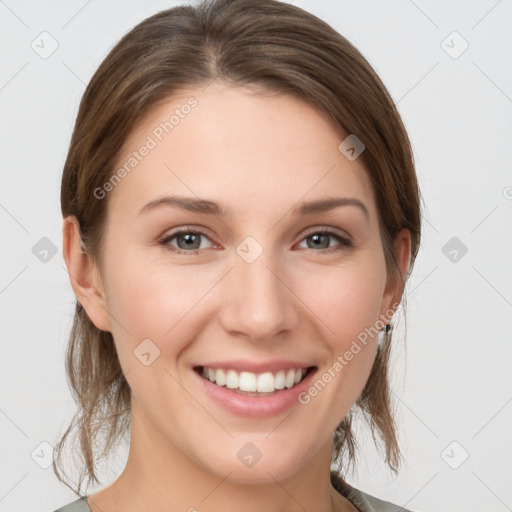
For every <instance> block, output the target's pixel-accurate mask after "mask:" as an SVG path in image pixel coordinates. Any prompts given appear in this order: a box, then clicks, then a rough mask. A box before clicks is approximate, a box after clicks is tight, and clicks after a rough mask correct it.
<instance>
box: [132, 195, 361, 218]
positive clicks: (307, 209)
mask: <svg viewBox="0 0 512 512" xmlns="http://www.w3.org/2000/svg"><path fill="white" fill-rule="evenodd" d="M162 206H166V207H178V208H181V209H183V210H187V211H189V212H194V213H202V214H205V215H216V216H218V217H228V216H229V215H230V212H229V210H226V209H225V208H223V207H222V206H221V205H220V204H218V203H216V202H214V201H209V200H207V199H198V198H194V197H184V196H165V197H160V198H158V199H154V200H153V201H150V202H149V203H147V204H146V205H144V206H143V207H142V208H141V209H140V210H139V215H140V214H142V213H146V212H148V211H150V210H154V209H155V208H159V207H162ZM340 206H357V207H358V208H360V209H361V211H362V212H363V213H364V214H365V216H366V218H367V219H369V217H370V214H369V212H368V208H367V207H366V206H365V204H364V203H363V202H362V201H360V200H359V199H357V198H355V197H329V198H325V199H317V200H315V201H309V202H303V203H299V204H298V205H297V206H295V207H294V208H293V209H292V215H294V216H299V215H310V214H313V213H320V212H326V211H329V210H333V209H334V208H338V207H340Z"/></svg>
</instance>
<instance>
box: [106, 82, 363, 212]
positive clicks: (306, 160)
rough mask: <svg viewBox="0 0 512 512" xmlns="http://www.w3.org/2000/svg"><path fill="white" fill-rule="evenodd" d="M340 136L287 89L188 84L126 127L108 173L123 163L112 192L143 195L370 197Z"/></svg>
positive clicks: (360, 170) (359, 169)
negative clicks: (272, 91) (266, 92)
mask: <svg viewBox="0 0 512 512" xmlns="http://www.w3.org/2000/svg"><path fill="white" fill-rule="evenodd" d="M340 142H341V140H340V135H339V134H338V133H337V132H336V130H335V129H334V128H333V127H332V126H331V125H330V124H329V123H327V122H326V120H325V119H324V118H323V117H322V116H321V115H319V114H318V113H317V112H316V111H315V110H314V109H313V108H312V107H310V106H309V105H308V104H307V103H305V102H302V101H300V100H298V99H297V98H294V97H292V96H289V95H284V94H280V95H272V96H262V95H257V94H254V93H253V92H252V91H248V90H246V89H242V88H234V87H231V88H229V87H224V88H214V87H212V88H208V89H207V90H206V91H201V90H200V89H196V90H194V89H191V90H189V91H183V92H182V93H181V94H179V95H176V96H173V97H172V98H170V99H169V101H167V102H165V103H162V104H160V105H158V106H157V107H156V108H154V109H153V110H152V111H151V113H150V115H148V116H147V117H146V118H145V119H144V120H143V121H142V122H141V123H140V124H139V125H138V126H137V127H136V129H134V130H133V131H132V133H131V134H130V136H129V138H128V139H127V141H126V143H125V145H124V147H123V150H122V152H121V154H120V158H118V160H117V161H116V166H115V169H114V172H117V171H118V170H120V169H122V168H124V169H125V172H123V173H122V174H123V175H124V176H125V177H124V178H123V180H122V181H123V183H120V184H119V186H117V187H116V189H118V190H116V195H118V194H119V192H120V191H121V189H126V190H127V191H128V192H129V195H131V196H133V195H134V194H135V195H137V196H138V197H141V198H142V197H144V198H145V199H148V198H149V196H151V195H155V193H157V192H160V191H161V189H162V188H164V189H165V188H169V189H170V190H175V191H178V192H180V193H181V192H186V193H187V195H190V192H191V191H193V192H194V193H195V194H199V195H201V193H204V195H205V196H211V195H213V196H219V192H220V191H224V192H225V193H227V192H228V191H229V192H230V193H231V195H232V197H233V194H235V196H234V197H237V196H240V195H242V196H243V195H244V194H249V193H250V194H251V195H258V194H259V195H260V196H261V198H262V200H266V201H269V200H270V199H271V197H274V198H277V197H279V196H283V197H284V196H288V197H295V198H296V199H299V198H300V197H301V196H303V195H305V194H311V193H313V195H322V194H323V195H325V194H331V195H332V194H333V193H336V192H339V193H344V194H347V195H354V196H356V197H357V196H359V197H360V198H361V199H366V202H368V201H371V200H372V197H371V196H372V191H371V182H370V179H369V178H368V176H367V173H366V171H365V169H364V166H363V164H362V162H361V160H354V161H350V160H348V159H347V158H346V157H345V156H344V155H343V153H341V152H340V150H339V149H338V146H339V145H340ZM128 189H129V190H128ZM278 192H281V193H280V194H279V193H278ZM121 195H122V194H121ZM127 199H130V202H133V199H134V197H131V198H127Z"/></svg>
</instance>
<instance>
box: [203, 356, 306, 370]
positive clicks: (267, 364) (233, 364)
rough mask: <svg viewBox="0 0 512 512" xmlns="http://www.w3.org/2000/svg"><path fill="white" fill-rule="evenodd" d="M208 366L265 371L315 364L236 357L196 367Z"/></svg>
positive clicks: (296, 368) (295, 368) (219, 368)
mask: <svg viewBox="0 0 512 512" xmlns="http://www.w3.org/2000/svg"><path fill="white" fill-rule="evenodd" d="M203 366H206V367H207V368H212V369H215V370H221V369H222V370H235V371H237V372H251V373H265V372H276V371H278V370H290V369H293V370H298V369H301V368H309V367H311V366H314V365H312V364H309V363H301V362H299V361H291V360H289V359H279V360H275V361H262V362H255V361H254V360H247V359H236V360H232V361H210V362H207V363H206V362H205V363H203V364H200V365H195V366H194V368H199V367H203Z"/></svg>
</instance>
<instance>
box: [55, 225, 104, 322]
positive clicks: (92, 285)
mask: <svg viewBox="0 0 512 512" xmlns="http://www.w3.org/2000/svg"><path fill="white" fill-rule="evenodd" d="M62 254H63V256H64V261H65V262H66V267H67V269H68V274H69V279H70V282H71V286H72V287H73V291H74V292H75V296H76V298H77V300H78V302H80V304H81V305H82V306H83V308H84V309H85V311H86V313H87V316H88V317H89V318H90V319H91V321H92V323H93V324H94V325H95V326H96V327H97V328H98V329H101V330H102V331H110V317H109V314H108V308H107V301H106V295H105V291H104V288H103V283H102V281H101V276H100V272H99V270H98V268H97V266H96V264H95V263H94V261H93V259H92V257H91V256H90V255H89V254H87V252H86V248H85V246H83V245H82V236H81V233H80V226H79V223H78V219H77V218H76V217H75V216H72V215H70V216H68V217H66V218H65V219H64V222H63V229H62Z"/></svg>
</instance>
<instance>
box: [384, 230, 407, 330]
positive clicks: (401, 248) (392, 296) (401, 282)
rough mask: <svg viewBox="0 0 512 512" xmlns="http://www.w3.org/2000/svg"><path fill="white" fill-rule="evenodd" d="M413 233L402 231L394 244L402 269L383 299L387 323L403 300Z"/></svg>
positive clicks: (387, 286) (399, 265)
mask: <svg viewBox="0 0 512 512" xmlns="http://www.w3.org/2000/svg"><path fill="white" fill-rule="evenodd" d="M411 246H412V240H411V232H410V231H409V230H408V229H402V230H401V231H400V232H399V233H398V234H397V236H396V237H395V241H394V243H393V250H394V253H395V260H396V262H397V264H398V267H399V269H400V274H401V275H400V276H398V277H397V278H396V279H391V278H389V279H388V282H387V283H386V288H385V290H384V295H383V297H382V307H383V309H382V311H381V318H383V319H384V320H385V321H386V323H387V322H389V321H390V320H391V317H392V316H393V314H394V313H395V311H396V310H397V308H398V304H399V303H400V301H401V299H402V293H403V290H404V286H405V280H406V277H407V273H408V272H409V265H410V262H411Z"/></svg>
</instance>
